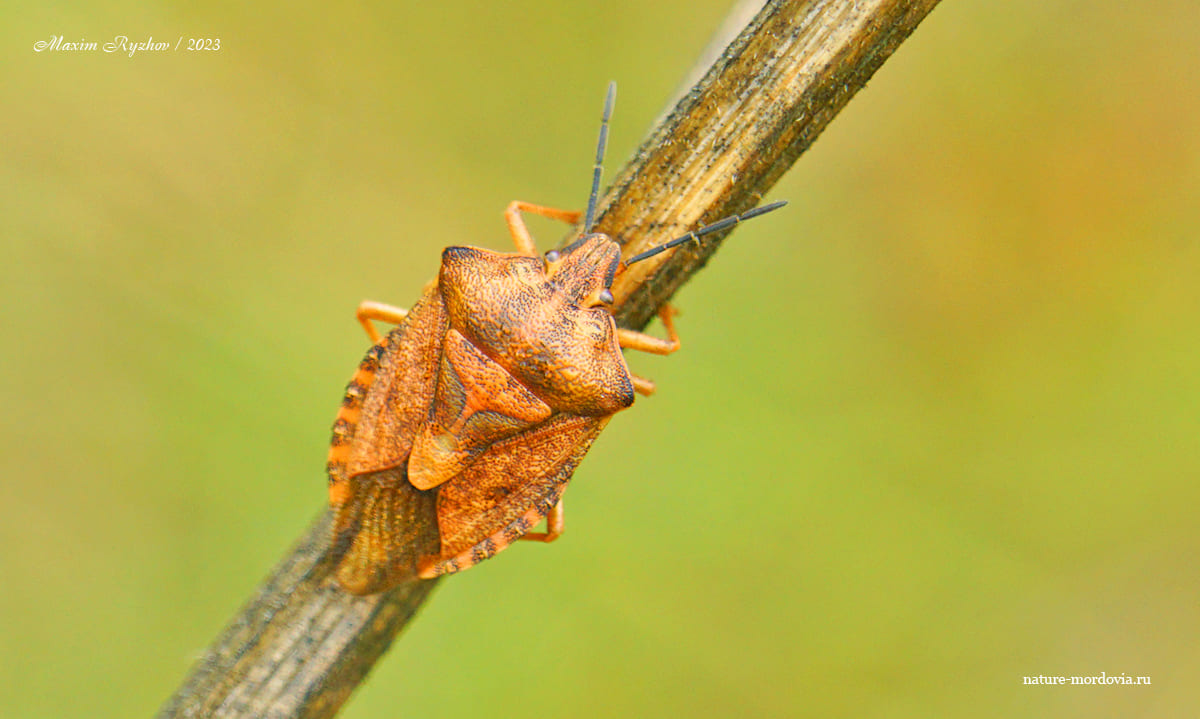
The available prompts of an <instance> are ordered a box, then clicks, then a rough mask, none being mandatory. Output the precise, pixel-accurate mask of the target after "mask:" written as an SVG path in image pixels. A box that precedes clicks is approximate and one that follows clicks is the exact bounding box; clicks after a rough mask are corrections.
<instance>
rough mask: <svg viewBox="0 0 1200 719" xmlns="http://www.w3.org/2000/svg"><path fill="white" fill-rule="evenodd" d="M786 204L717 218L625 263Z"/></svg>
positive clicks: (782, 203) (627, 263)
mask: <svg viewBox="0 0 1200 719" xmlns="http://www.w3.org/2000/svg"><path fill="white" fill-rule="evenodd" d="M786 204H787V200H779V201H778V202H772V203H771V204H769V205H763V206H762V207H756V208H754V209H753V210H750V211H748V212H743V213H742V214H740V215H734V216H733V217H726V218H725V219H723V220H717V221H716V222H714V223H712V224H711V225H705V226H704V227H701V228H699V229H696V230H692V231H691V232H689V233H687V234H686V235H684V236H683V237H676V238H675V239H673V240H671V241H670V242H664V243H663V244H661V245H658V246H657V247H651V248H650V249H648V250H646V251H645V252H639V253H638V254H636V255H634V256H633V257H630V258H629V259H627V260H625V265H626V266H627V267H628V266H629V265H632V264H633V263H634V262H641V261H642V260H644V259H647V258H650V257H654V256H655V255H657V254H659V253H660V252H666V251H667V250H669V249H671V248H672V247H678V246H679V245H682V244H683V243H685V242H699V241H700V238H701V237H703V236H705V235H711V234H712V233H714V232H720V231H721V230H727V229H729V228H730V227H733V226H734V225H736V224H737V223H739V222H742V221H744V220H749V219H752V218H755V217H758V216H759V215H765V214H767V213H768V212H771V211H772V210H778V209H779V208H780V207H783V206H784V205H786Z"/></svg>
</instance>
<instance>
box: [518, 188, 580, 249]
mask: <svg viewBox="0 0 1200 719" xmlns="http://www.w3.org/2000/svg"><path fill="white" fill-rule="evenodd" d="M522 212H532V213H533V214H535V215H541V216H542V217H549V218H550V219H552V220H562V221H563V222H566V223H567V224H570V225H574V224H575V223H577V222H579V218H580V217H582V216H583V213H582V212H578V211H575V210H558V209H555V208H553V207H543V206H541V205H535V204H532V203H530V202H521V201H520V200H513V201H512V202H510V203H508V209H506V210H504V219H505V221H506V222H508V231H509V232H510V233H511V234H512V238H513V244H514V245H516V246H517V252H520V253H521V254H522V255H528V256H530V257H537V256H538V254H540V253H539V252H538V248H537V244H536V243H534V241H533V236H532V235H530V234H529V228H527V227H525V220H523V219H521V213H522Z"/></svg>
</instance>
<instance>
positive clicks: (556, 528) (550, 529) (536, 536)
mask: <svg viewBox="0 0 1200 719" xmlns="http://www.w3.org/2000/svg"><path fill="white" fill-rule="evenodd" d="M564 526H565V525H564V523H563V504H562V499H559V500H558V504H556V505H554V507H552V508H551V509H550V512H549V513H548V514H547V515H546V530H547V531H545V532H526V533H525V534H523V535H521V539H529V540H532V541H534V542H553V541H554V540H556V539H558V538H559V537H561V536H562V533H563V528H564Z"/></svg>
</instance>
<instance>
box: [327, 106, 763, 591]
mask: <svg viewBox="0 0 1200 719" xmlns="http://www.w3.org/2000/svg"><path fill="white" fill-rule="evenodd" d="M612 100H613V89H612V88H611V87H610V90H609V96H608V99H607V101H606V104H605V112H604V123H603V124H602V130H601V141H600V145H599V148H598V150H597V171H596V173H595V175H594V177H593V190H592V196H591V198H590V199H589V204H588V211H587V214H586V217H585V222H584V225H583V230H584V232H583V234H582V236H581V237H580V239H578V240H576V241H575V242H574V243H572V244H571V245H568V246H567V247H566V248H564V249H563V250H562V251H558V252H550V253H547V255H546V256H545V257H542V256H540V255H539V254H538V251H537V247H536V245H535V244H534V242H533V239H532V238H531V237H530V235H529V232H528V230H527V229H526V227H525V224H524V221H523V220H522V218H521V213H522V212H533V213H536V214H540V215H543V216H546V217H550V218H552V219H558V220H562V221H565V222H570V223H576V222H578V221H579V220H580V216H581V214H582V213H579V212H571V211H566V210H556V209H552V208H546V207H540V206H537V205H531V204H528V203H523V202H514V203H512V204H511V205H509V207H508V210H507V211H506V213H505V217H506V219H507V222H508V226H509V230H510V232H511V234H512V237H513V241H514V243H515V244H516V247H517V252H515V253H500V252H494V251H491V250H486V249H479V248H475V247H448V248H446V249H445V250H444V251H443V252H442V263H441V269H440V272H439V274H438V278H437V281H436V283H435V284H434V285H432V286H431V287H429V288H427V289H426V291H425V293H424V295H423V296H422V297H421V299H420V300H419V301H418V302H417V304H416V305H415V306H413V308H412V309H411V310H410V311H407V312H406V311H404V310H400V309H397V308H394V307H388V306H386V305H379V304H376V303H372V302H365V303H363V304H362V305H361V306H360V308H359V313H358V318H359V321H360V322H362V324H363V326H364V327H365V328H366V330H367V332H368V334H369V335H370V336H371V337H372V339H373V340H375V344H374V346H372V348H371V349H370V351H368V352H367V355H366V357H365V358H364V359H363V361H362V363H361V364H360V366H359V369H358V372H357V374H356V375H355V376H354V378H353V379H352V380H351V382H350V384H349V385H348V387H347V389H346V394H345V398H344V400H343V402H342V409H341V411H340V412H339V414H338V419H337V422H336V423H335V425H334V432H333V440H332V443H331V444H332V446H331V449H330V453H329V466H328V469H329V477H330V487H329V494H330V502H331V504H332V506H333V509H334V512H335V515H336V516H335V520H334V544H335V550H336V551H337V552H338V553H340V555H341V558H340V560H339V564H338V567H337V578H338V581H339V582H340V583H341V585H342V586H343V587H344V588H345V589H347V590H348V591H351V592H354V593H358V594H366V593H371V592H377V591H382V590H384V589H387V588H389V587H392V586H394V585H396V584H398V583H400V582H402V581H406V580H411V579H414V578H416V577H420V578H431V577H436V576H439V575H442V574H448V573H452V572H456V571H459V570H461V569H465V568H467V567H470V566H472V565H474V564H477V563H479V562H481V561H483V560H484V559H487V558H488V557H491V556H493V555H495V554H496V553H497V552H499V551H500V550H502V549H504V548H505V547H507V546H508V545H509V544H511V543H512V542H514V541H516V540H518V539H522V538H524V539H539V540H541V541H551V540H553V539H555V538H556V537H557V536H558V535H559V534H560V533H561V532H562V493H563V489H564V487H565V486H566V482H567V480H568V479H569V478H570V476H571V474H572V472H574V470H575V467H576V466H577V465H578V464H579V462H580V460H581V459H582V458H583V456H584V454H586V453H587V450H588V448H589V447H590V446H591V444H592V441H593V440H594V439H595V438H596V436H597V435H598V434H599V433H600V431H601V430H602V429H603V428H604V425H605V424H606V423H607V422H608V421H609V419H610V418H611V417H612V415H613V414H614V413H616V412H618V411H620V410H622V409H624V408H626V407H628V406H630V405H631V404H632V403H633V399H634V393H635V391H637V392H641V393H643V394H649V393H650V392H652V391H653V384H652V383H651V382H649V381H648V380H644V379H642V378H640V377H637V376H635V375H633V374H631V373H630V372H629V368H628V367H627V366H626V364H625V358H624V356H623V355H622V353H621V350H622V348H633V349H639V350H643V351H648V352H654V353H658V354H668V353H670V352H674V351H675V350H676V349H678V347H679V340H678V337H677V336H676V334H675V328H674V325H673V323H672V321H671V311H670V310H669V309H665V310H664V312H662V313H661V316H662V319H663V322H664V325H665V327H666V329H667V334H668V338H667V339H665V340H664V339H659V338H656V337H651V336H649V335H644V334H641V333H638V332H633V331H630V330H625V329H618V328H617V327H616V324H615V323H614V321H613V316H612V314H611V312H610V310H609V305H610V303H612V301H613V296H612V292H611V289H610V288H611V286H612V282H613V278H614V277H615V276H616V275H617V274H618V273H619V272H620V271H622V270H623V269H624V267H625V266H626V265H627V264H629V263H632V262H634V261H638V260H640V259H645V258H646V257H649V256H651V255H653V254H656V253H657V252H658V251H661V249H666V248H667V247H670V246H674V244H680V243H682V242H685V241H692V240H695V239H696V238H698V237H699V236H700V235H703V234H706V233H708V232H715V231H717V230H720V229H724V228H726V227H729V226H730V225H732V224H734V223H736V222H737V221H740V220H743V219H747V218H748V217H751V216H754V215H756V214H762V213H763V212H766V211H769V210H771V209H774V208H775V207H778V206H780V205H781V204H782V203H775V204H774V205H771V206H767V207H764V208H759V209H758V210H754V211H752V212H750V213H746V214H744V215H741V216H740V217H733V218H728V219H727V220H722V221H721V222H719V223H715V224H714V225H709V226H708V227H705V228H701V229H699V230H697V231H695V232H693V233H689V234H688V235H686V236H684V237H681V238H678V239H677V240H674V241H672V243H667V244H666V245H662V246H660V248H655V249H654V250H651V251H650V252H647V253H643V254H642V255H639V256H637V257H635V258H630V259H629V260H626V262H625V264H622V261H621V252H620V246H619V245H618V244H617V243H616V242H614V241H613V240H612V239H611V238H609V237H608V236H606V235H603V234H599V233H588V232H587V230H589V229H590V227H591V223H592V216H593V212H594V208H595V198H596V194H597V192H596V191H597V189H598V180H599V169H598V168H599V162H600V156H601V155H602V154H603V148H604V138H605V129H606V126H607V119H608V115H609V113H610V112H611V108H612ZM372 320H381V321H388V322H394V323H397V326H396V327H395V329H393V330H392V331H391V332H390V333H389V334H388V335H387V336H386V337H383V338H381V337H379V335H378V333H377V332H376V331H375V329H374V327H373V325H372V324H371V321H372ZM543 518H544V519H546V520H547V531H546V532H544V533H530V532H529V530H530V529H531V528H532V527H533V526H534V525H536V524H537V523H538V522H539V521H541V520H542V519H543Z"/></svg>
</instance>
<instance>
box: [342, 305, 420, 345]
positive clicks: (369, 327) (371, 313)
mask: <svg viewBox="0 0 1200 719" xmlns="http://www.w3.org/2000/svg"><path fill="white" fill-rule="evenodd" d="M354 316H355V317H357V318H358V323H359V324H361V325H362V326H363V329H364V330H366V331H367V336H368V337H370V338H371V342H373V343H375V344H379V341H380V340H381V339H383V338H382V337H381V336H380V334H379V330H377V329H375V325H373V324H371V320H378V321H379V322H390V323H392V324H394V325H398V324H400V323H401V322H403V321H404V318H405V317H407V316H408V310H406V309H403V308H401V307H394V306H392V305H385V304H383V303H382V302H372V301H371V300H365V301H363V302H362V303H361V304H360V305H359V306H358V310H357V311H356V312H355V313H354Z"/></svg>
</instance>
